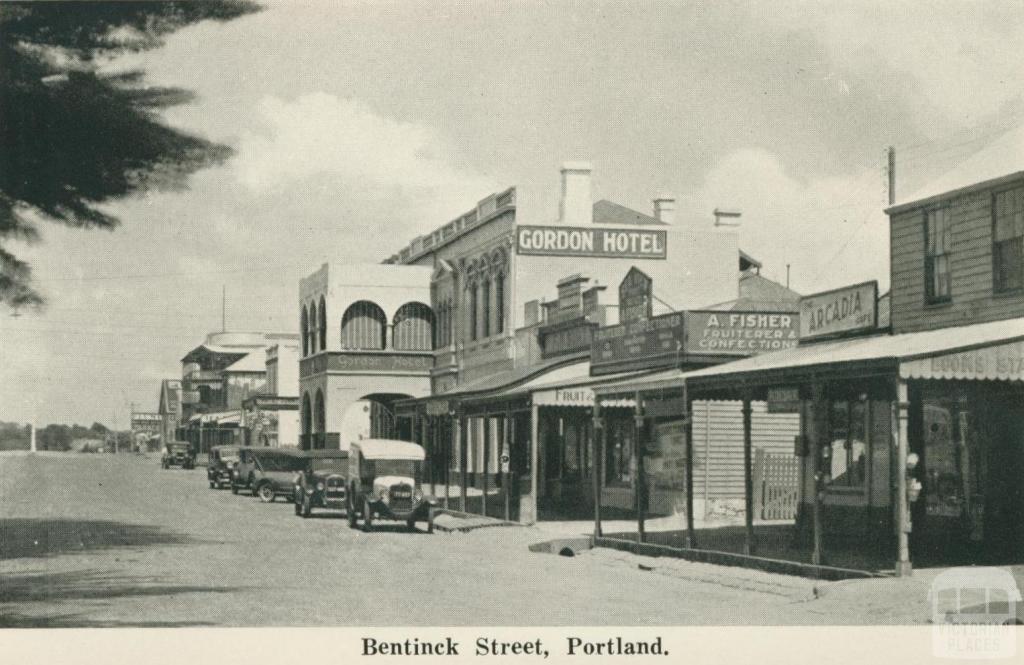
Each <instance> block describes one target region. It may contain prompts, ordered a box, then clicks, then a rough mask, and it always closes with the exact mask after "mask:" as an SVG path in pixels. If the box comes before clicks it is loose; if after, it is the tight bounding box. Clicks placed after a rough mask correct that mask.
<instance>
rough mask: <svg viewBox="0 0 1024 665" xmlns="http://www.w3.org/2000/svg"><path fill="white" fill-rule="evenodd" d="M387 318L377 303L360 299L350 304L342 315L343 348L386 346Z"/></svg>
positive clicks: (376, 348) (379, 347)
mask: <svg viewBox="0 0 1024 665" xmlns="http://www.w3.org/2000/svg"><path fill="white" fill-rule="evenodd" d="M386 328H387V318H386V317H385V316H384V310H382V309H381V308H380V307H379V306H378V305H377V304H376V303H372V302H370V301H368V300H360V301H358V302H354V303H352V304H351V305H349V307H348V309H346V310H345V314H344V316H342V317H341V348H343V349H373V350H379V349H383V348H384V343H385V329H386Z"/></svg>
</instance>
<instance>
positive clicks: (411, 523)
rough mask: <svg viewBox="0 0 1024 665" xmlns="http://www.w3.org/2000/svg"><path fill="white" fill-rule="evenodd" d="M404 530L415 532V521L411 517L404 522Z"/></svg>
mask: <svg viewBox="0 0 1024 665" xmlns="http://www.w3.org/2000/svg"><path fill="white" fill-rule="evenodd" d="M405 528H407V529H409V531H415V530H416V520H414V519H413V518H411V517H410V518H409V519H407V520H405Z"/></svg>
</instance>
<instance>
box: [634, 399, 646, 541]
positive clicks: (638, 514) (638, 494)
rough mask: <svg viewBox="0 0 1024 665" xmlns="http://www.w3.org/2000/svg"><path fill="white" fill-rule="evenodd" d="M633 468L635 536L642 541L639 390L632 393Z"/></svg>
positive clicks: (641, 458) (641, 453)
mask: <svg viewBox="0 0 1024 665" xmlns="http://www.w3.org/2000/svg"><path fill="white" fill-rule="evenodd" d="M633 399H634V404H633V468H634V469H635V470H636V472H635V473H634V474H633V483H634V485H635V487H636V491H635V492H634V494H635V500H636V521H637V525H636V526H637V533H636V537H637V540H638V541H639V542H641V543H642V542H644V541H645V540H646V539H647V534H646V533H645V524H644V522H645V519H646V515H645V512H646V511H645V510H644V508H645V506H644V489H645V488H644V484H645V483H646V482H647V479H646V478H644V451H643V441H641V437H642V436H643V429H644V416H643V407H642V405H641V402H640V391H639V390H638V391H636V392H635V393H633Z"/></svg>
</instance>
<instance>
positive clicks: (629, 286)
mask: <svg viewBox="0 0 1024 665" xmlns="http://www.w3.org/2000/svg"><path fill="white" fill-rule="evenodd" d="M653 283H654V282H653V280H651V278H650V277H648V276H647V274H646V273H644V272H643V271H642V270H640V269H639V268H637V267H636V266H633V267H632V268H630V269H629V272H627V273H626V276H625V277H624V278H623V280H622V282H621V283H620V284H619V322H620V323H629V322H631V321H637V320H639V319H649V318H651V315H652V314H653V309H652V308H653V299H652V295H653V289H652V285H653Z"/></svg>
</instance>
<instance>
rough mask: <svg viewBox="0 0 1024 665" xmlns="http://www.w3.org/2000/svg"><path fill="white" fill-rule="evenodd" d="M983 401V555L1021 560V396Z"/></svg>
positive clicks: (992, 560)
mask: <svg viewBox="0 0 1024 665" xmlns="http://www.w3.org/2000/svg"><path fill="white" fill-rule="evenodd" d="M987 403H988V408H987V412H988V414H987V416H988V417H987V418H986V421H987V422H986V425H987V427H986V428H985V430H986V431H985V434H986V437H985V438H986V439H987V441H986V445H987V448H988V464H987V468H988V474H987V478H986V483H985V485H984V491H985V508H986V509H985V517H984V554H985V557H984V558H985V560H986V562H988V563H993V564H1019V563H1024V395H1020V394H1019V393H1018V394H1016V395H1000V396H998V397H996V398H993V399H989V400H987Z"/></svg>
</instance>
